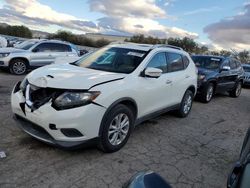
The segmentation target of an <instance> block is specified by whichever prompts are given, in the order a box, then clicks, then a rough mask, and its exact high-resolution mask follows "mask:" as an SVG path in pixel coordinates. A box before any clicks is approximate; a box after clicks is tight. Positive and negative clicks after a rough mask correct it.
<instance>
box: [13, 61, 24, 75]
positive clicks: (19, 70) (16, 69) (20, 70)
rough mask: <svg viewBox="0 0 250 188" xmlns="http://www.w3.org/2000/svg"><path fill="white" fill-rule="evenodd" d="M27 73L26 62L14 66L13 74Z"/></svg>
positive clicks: (19, 62)
mask: <svg viewBox="0 0 250 188" xmlns="http://www.w3.org/2000/svg"><path fill="white" fill-rule="evenodd" d="M25 71H26V65H25V63H24V62H21V61H17V62H15V63H14V65H13V72H14V73H15V74H24V73H25Z"/></svg>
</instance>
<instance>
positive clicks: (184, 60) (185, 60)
mask: <svg viewBox="0 0 250 188" xmlns="http://www.w3.org/2000/svg"><path fill="white" fill-rule="evenodd" d="M182 58H183V63H184V68H187V67H188V65H189V59H188V57H187V56H185V55H184V56H182Z"/></svg>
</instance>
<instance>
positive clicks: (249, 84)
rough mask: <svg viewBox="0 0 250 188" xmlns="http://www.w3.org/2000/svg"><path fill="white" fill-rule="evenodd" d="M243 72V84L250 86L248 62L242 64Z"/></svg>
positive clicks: (249, 65) (249, 66)
mask: <svg viewBox="0 0 250 188" xmlns="http://www.w3.org/2000/svg"><path fill="white" fill-rule="evenodd" d="M242 67H243V69H244V71H245V73H244V85H245V86H250V64H243V65H242Z"/></svg>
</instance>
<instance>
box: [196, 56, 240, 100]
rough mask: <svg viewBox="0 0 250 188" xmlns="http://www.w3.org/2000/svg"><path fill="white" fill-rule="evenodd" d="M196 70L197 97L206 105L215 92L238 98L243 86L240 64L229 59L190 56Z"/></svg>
mask: <svg viewBox="0 0 250 188" xmlns="http://www.w3.org/2000/svg"><path fill="white" fill-rule="evenodd" d="M192 59H193V61H194V63H195V64H196V66H197V68H198V92H197V96H198V97H199V98H200V99H201V101H202V102H205V103H208V102H210V101H211V99H212V97H213V95H214V94H215V93H217V92H229V94H230V96H231V97H238V96H239V95H240V93H241V88H242V84H243V76H244V70H243V68H242V66H241V63H240V62H239V61H238V60H236V59H234V58H231V57H227V58H225V57H218V56H204V55H195V56H192Z"/></svg>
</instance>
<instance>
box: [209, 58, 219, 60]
mask: <svg viewBox="0 0 250 188" xmlns="http://www.w3.org/2000/svg"><path fill="white" fill-rule="evenodd" d="M211 60H212V61H220V59H216V58H211Z"/></svg>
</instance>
